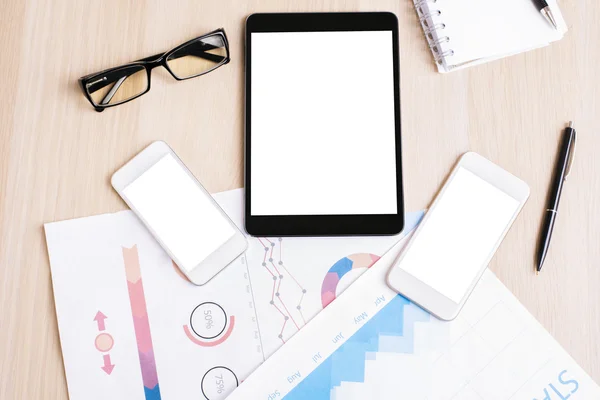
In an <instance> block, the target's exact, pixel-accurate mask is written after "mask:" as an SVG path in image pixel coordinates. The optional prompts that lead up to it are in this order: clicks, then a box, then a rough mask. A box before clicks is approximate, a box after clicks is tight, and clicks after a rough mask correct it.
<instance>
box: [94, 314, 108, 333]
mask: <svg viewBox="0 0 600 400" xmlns="http://www.w3.org/2000/svg"><path fill="white" fill-rule="evenodd" d="M106 318H107V317H106V315H104V314H102V311H98V312H97V313H96V316H95V317H94V321H96V322H98V330H99V331H103V330H104V329H106V327H105V325H104V320H105V319H106Z"/></svg>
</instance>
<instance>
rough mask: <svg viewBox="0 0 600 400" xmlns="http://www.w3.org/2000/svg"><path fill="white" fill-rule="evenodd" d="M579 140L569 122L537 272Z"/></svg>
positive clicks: (543, 230)
mask: <svg viewBox="0 0 600 400" xmlns="http://www.w3.org/2000/svg"><path fill="white" fill-rule="evenodd" d="M576 140H577V132H575V129H573V122H570V123H569V127H568V128H567V129H565V132H564V133H563V138H562V142H561V144H560V150H559V154H558V160H557V162H556V166H555V167H554V177H553V178H552V183H551V185H552V186H551V188H550V193H549V194H548V203H547V206H546V213H545V215H544V225H543V226H542V232H541V236H540V242H539V247H538V253H537V267H536V269H537V273H539V272H540V271H541V270H542V266H543V265H544V260H545V259H546V255H547V254H548V249H549V247H550V239H551V238H552V231H553V230H554V222H555V221H556V216H557V214H558V204H559V202H560V195H561V194H562V190H563V184H564V183H565V181H566V180H567V177H568V176H569V174H570V172H571V166H572V165H573V156H574V154H575V142H576Z"/></svg>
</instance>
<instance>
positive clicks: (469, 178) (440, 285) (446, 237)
mask: <svg viewBox="0 0 600 400" xmlns="http://www.w3.org/2000/svg"><path fill="white" fill-rule="evenodd" d="M519 208H520V202H519V201H518V200H517V199H514V198H512V197H511V196H509V195H508V194H506V193H505V192H503V191H502V190H500V189H498V188H497V187H495V186H493V185H492V184H490V183H488V182H486V181H485V180H483V179H481V178H480V177H478V176H477V175H475V174H474V173H473V172H471V171H469V170H467V169H465V168H463V167H459V168H458V169H457V171H456V174H455V175H454V177H453V178H452V181H451V182H450V183H449V184H448V187H447V188H446V190H445V191H444V193H443V194H442V195H441V197H440V199H439V200H438V202H437V204H436V206H435V207H434V208H433V209H432V210H431V214H430V215H428V218H427V221H426V222H425V225H424V226H423V228H422V229H421V230H420V232H419V234H418V236H416V237H415V239H414V242H413V243H412V245H411V246H410V248H409V249H408V250H407V253H406V254H405V255H404V257H403V259H402V261H401V262H400V264H399V267H400V269H402V270H404V271H406V272H407V273H409V274H410V275H412V276H414V277H415V278H417V279H418V280H420V281H421V282H423V283H424V284H426V285H428V286H429V287H431V288H432V289H434V290H435V291H437V292H438V293H440V294H441V295H443V296H445V297H447V298H448V299H450V300H452V301H453V302H454V303H457V304H458V303H460V301H461V300H462V298H463V296H464V295H465V293H466V291H467V290H468V289H469V287H470V285H471V283H472V282H473V280H474V279H475V277H476V276H477V274H478V273H479V272H480V271H481V268H482V267H483V266H484V264H485V262H486V260H487V259H488V258H489V256H490V254H491V253H492V252H493V251H494V249H495V248H496V246H497V244H498V242H499V241H500V240H501V239H502V237H503V233H504V231H505V230H506V229H507V228H508V227H509V225H510V223H511V221H512V220H513V217H514V215H515V213H517V212H518V211H519Z"/></svg>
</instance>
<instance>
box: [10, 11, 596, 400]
mask: <svg viewBox="0 0 600 400" xmlns="http://www.w3.org/2000/svg"><path fill="white" fill-rule="evenodd" d="M1 4H2V7H1V8H2V13H0V27H1V28H0V29H1V30H0V54H1V56H0V74H1V79H0V399H6V400H9V399H10V400H12V399H66V398H67V391H66V384H65V378H64V372H63V366H62V358H61V351H60V343H59V340H58V331H57V323H56V318H55V311H54V302H53V295H52V286H51V280H50V268H49V265H48V257H47V254H46V245H45V241H44V236H43V229H42V224H43V223H45V222H50V221H57V220H63V219H69V218H75V217H83V216H89V215H94V214H99V213H106V212H113V211H118V210H122V209H124V208H125V205H124V203H123V202H121V200H120V199H119V197H118V196H117V195H116V193H115V192H114V191H113V190H112V189H111V187H110V184H109V177H110V175H111V174H112V172H113V171H114V170H115V169H116V168H117V167H119V166H120V165H122V164H123V163H124V162H125V161H126V160H128V159H129V158H130V157H132V156H133V155H134V154H136V153H137V152H138V151H139V150H141V149H142V148H143V147H144V146H146V145H147V144H148V143H150V142H151V141H153V140H157V139H162V140H166V141H167V142H168V143H170V144H171V145H172V146H173V148H174V149H175V151H176V152H177V153H179V155H180V156H181V157H182V159H183V160H184V161H185V162H186V163H187V165H188V166H189V167H190V169H191V170H192V171H193V172H194V173H195V174H196V176H197V177H198V178H199V179H200V180H201V181H202V182H203V183H204V184H205V185H206V186H207V187H208V189H209V190H211V191H213V192H215V191H221V190H227V189H233V188H237V187H240V186H242V171H243V167H242V165H243V164H242V163H243V156H242V146H243V144H242V143H243V140H242V135H243V121H242V115H243V109H242V107H243V35H244V30H243V26H244V20H245V18H246V16H247V15H249V14H251V13H253V12H267V11H271V12H273V11H358V10H368V11H372V10H386V11H393V12H394V13H396V14H397V15H398V18H399V21H400V47H401V76H402V83H401V87H402V119H403V146H404V173H405V175H404V180H405V185H406V204H407V209H408V210H418V209H422V208H424V207H426V206H427V205H428V203H429V201H430V200H431V199H432V196H433V194H434V193H435V192H436V190H437V189H438V187H439V185H440V183H441V182H442V180H443V179H444V177H445V175H446V174H447V172H448V171H449V169H450V167H451V165H452V164H453V163H454V162H455V160H456V159H457V157H458V156H459V155H460V154H461V153H463V152H465V151H467V150H474V151H477V152H479V153H481V154H483V155H484V156H486V157H488V158H490V159H491V160H493V161H495V162H496V163H498V164H500V165H501V166H503V167H504V168H506V169H508V170H509V171H511V172H513V173H514V174H516V175H518V176H520V177H521V178H523V179H524V180H525V181H527V182H528V183H529V184H530V186H531V198H530V200H529V202H528V203H527V205H526V207H525V209H524V211H523V213H522V215H521V216H520V217H519V218H518V220H517V222H516V224H515V226H514V227H513V228H512V230H511V231H510V233H509V234H508V237H507V239H506V240H505V242H504V243H503V244H502V246H501V248H500V250H499V252H498V254H497V255H496V257H495V258H494V260H493V262H492V265H491V268H492V269H493V270H494V271H495V272H496V273H497V274H498V276H499V277H500V278H501V279H502V281H503V282H504V283H505V284H506V285H507V286H508V287H509V288H510V289H511V290H512V291H513V292H514V293H515V294H516V296H517V297H518V298H519V299H520V300H521V301H522V302H523V303H524V304H525V306H526V307H527V308H528V309H529V310H530V311H531V312H532V313H533V314H534V315H535V316H536V317H537V318H538V319H539V320H540V322H541V323H542V324H543V325H544V326H545V327H546V328H547V329H548V330H549V331H550V332H551V333H552V335H553V336H554V337H555V338H556V339H557V340H558V341H559V342H560V343H561V344H562V345H563V346H564V347H565V348H566V349H567V351H568V352H569V353H570V354H571V355H572V356H573V357H574V358H575V359H576V360H577V361H578V362H579V363H580V364H581V366H582V367H583V368H584V369H585V370H586V371H587V372H588V373H589V374H590V375H591V376H592V377H593V378H594V379H595V380H596V382H599V383H600V345H599V344H598V335H600V245H599V243H600V207H599V205H598V204H599V203H598V201H599V200H598V199H600V157H598V149H599V148H600V74H599V73H598V67H597V63H598V61H600V24H599V23H598V21H600V3H598V1H597V0H577V1H576V0H563V2H562V10H563V13H564V15H565V18H566V19H567V21H568V24H569V28H570V31H569V33H568V34H567V35H566V37H565V38H564V40H562V41H561V42H558V43H556V44H553V45H552V46H550V47H547V48H544V49H540V50H536V51H534V52H530V53H527V54H523V55H519V56H516V57H512V58H509V59H505V60H502V61H497V62H495V63H492V64H488V65H484V66H479V67H476V68H472V69H468V70H465V71H459V72H454V73H452V74H449V75H440V74H438V73H437V72H436V71H435V70H434V66H433V63H432V61H431V54H430V53H429V51H428V49H427V47H426V44H425V41H424V38H423V35H422V32H421V29H420V26H419V24H418V20H417V17H416V15H415V12H414V9H413V7H412V4H411V2H410V1H409V0H377V1H375V0H329V1H326V0H296V1H294V2H282V1H280V0H248V1H244V2H239V1H229V0H222V1H198V0H181V1H178V2H174V3H171V2H166V1H164V2H161V3H160V4H158V2H141V1H138V2H133V1H128V2H125V1H122V0H104V1H75V0H56V1H53V2H43V1H36V0H33V1H29V2H24V1H15V0H12V1H11V0H3V1H2V2H1ZM218 27H224V28H225V29H226V31H227V33H228V36H229V39H230V42H231V50H232V58H233V60H232V62H231V63H230V64H229V65H227V66H225V67H223V68H220V69H219V70H217V71H215V72H213V73H211V74H210V75H207V76H205V77H202V78H198V79H193V80H190V81H186V82H176V81H175V80H174V79H173V78H172V77H170V76H169V75H168V74H167V73H166V72H165V71H164V70H161V69H156V70H154V71H153V82H152V90H151V91H150V93H148V94H147V95H145V96H144V97H142V98H140V99H138V100H135V101H134V102H132V103H129V104H127V105H124V106H120V107H116V108H114V109H111V110H107V111H105V112H103V113H96V112H95V111H94V110H93V109H92V108H91V106H90V104H89V103H88V102H87V101H86V100H85V99H84V97H83V95H82V94H81V93H80V90H79V88H78V86H77V78H79V77H80V76H82V75H85V74H87V73H91V72H95V71H99V70H101V69H103V68H107V67H112V66H117V65H120V64H123V63H126V62H129V61H132V60H136V59H139V58H142V57H144V56H148V55H152V54H155V53H158V52H160V51H164V50H167V49H169V48H171V47H173V46H174V45H177V44H179V43H181V42H183V41H185V40H188V39H190V38H192V37H194V36H197V35H199V34H202V33H205V32H208V31H210V30H213V29H215V28H218ZM569 120H574V121H575V123H576V127H577V129H578V133H579V138H578V139H579V140H578V149H577V156H576V159H575V164H574V166H573V173H572V177H570V178H569V182H568V184H567V185H566V188H565V192H564V195H563V199H562V204H561V210H560V214H559V218H558V223H557V226H556V230H555V232H554V240H553V243H552V248H551V251H550V254H549V257H548V261H547V262H546V265H545V269H544V271H543V273H542V274H541V275H540V276H538V277H536V276H535V274H534V272H533V259H534V251H535V244H536V241H537V236H538V230H539V226H540V221H541V217H542V214H543V210H544V201H545V195H546V191H547V189H548V185H549V182H550V178H551V171H552V167H553V163H554V160H555V155H556V150H557V145H558V139H559V135H560V133H561V130H562V128H563V126H564V124H565V123H566V122H567V121H569Z"/></svg>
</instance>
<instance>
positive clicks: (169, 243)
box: [122, 154, 236, 272]
mask: <svg viewBox="0 0 600 400" xmlns="http://www.w3.org/2000/svg"><path fill="white" fill-rule="evenodd" d="M122 194H123V196H124V197H125V198H126V200H127V201H128V203H130V204H131V206H132V207H133V208H135V210H136V211H137V213H138V215H139V216H140V218H141V219H142V220H144V222H145V223H146V225H147V226H148V227H149V228H150V229H151V230H152V231H153V233H154V235H155V237H157V238H158V239H159V240H160V241H161V242H162V244H163V246H164V247H166V248H167V249H168V250H169V252H170V253H171V254H172V255H173V256H174V258H175V259H176V262H177V264H178V265H179V267H180V268H183V269H184V270H185V271H187V272H190V271H191V270H193V269H194V267H196V266H197V265H198V264H200V263H201V262H202V261H204V260H205V259H206V258H207V257H208V256H209V255H210V254H211V253H213V252H214V251H215V250H217V249H218V248H219V247H221V246H222V245H223V244H225V243H226V242H227V241H228V240H229V239H230V238H231V237H232V236H233V235H234V234H235V232H236V230H235V228H234V227H233V226H232V225H231V222H230V221H229V220H228V219H227V218H226V217H225V216H224V215H223V214H222V212H221V210H220V209H219V208H218V206H216V205H215V203H214V202H213V200H212V198H211V197H210V194H208V193H206V192H205V191H204V190H203V189H202V188H201V187H200V186H199V184H198V183H197V182H196V180H195V179H194V178H192V177H191V176H190V174H189V173H188V172H187V171H186V170H185V169H184V168H183V167H182V166H181V164H180V163H179V162H178V161H177V160H176V159H175V158H174V157H173V155H171V154H166V155H164V156H163V157H162V158H161V159H160V160H159V161H158V162H157V163H156V164H154V165H152V166H151V167H150V168H149V169H148V170H146V171H145V172H144V173H143V174H142V175H140V176H139V177H138V178H137V179H135V180H134V181H133V182H131V183H130V184H129V185H127V186H126V187H125V188H124V189H123V191H122Z"/></svg>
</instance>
